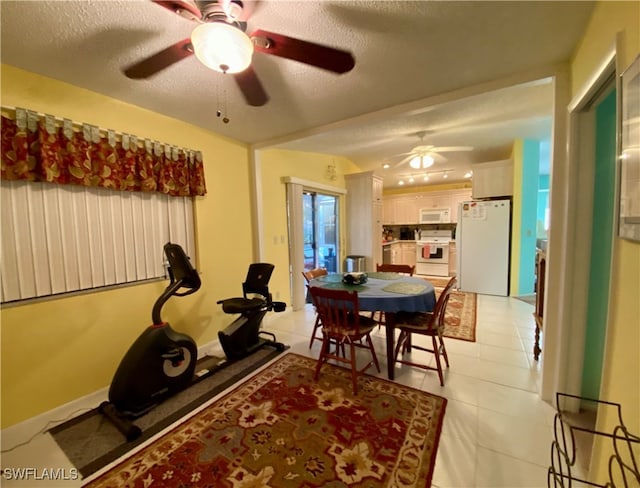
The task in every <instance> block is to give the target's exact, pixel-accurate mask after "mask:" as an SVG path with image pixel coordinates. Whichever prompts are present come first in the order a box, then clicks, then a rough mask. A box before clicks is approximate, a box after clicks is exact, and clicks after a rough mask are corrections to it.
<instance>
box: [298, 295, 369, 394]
mask: <svg viewBox="0 0 640 488" xmlns="http://www.w3.org/2000/svg"><path fill="white" fill-rule="evenodd" d="M309 292H310V293H311V297H312V298H313V303H314V304H315V306H316V311H317V312H318V315H319V316H320V322H321V323H322V347H321V348H320V357H319V358H318V364H317V365H316V371H315V375H314V379H315V380H318V378H319V376H320V369H321V368H322V365H323V364H324V363H326V362H327V361H329V360H331V359H333V360H335V361H338V362H340V363H347V364H349V365H350V366H351V381H352V383H353V394H354V395H357V394H358V375H361V374H363V373H364V372H365V371H366V370H367V369H369V367H370V366H371V365H375V367H376V369H377V370H378V372H380V364H379V363H378V358H377V356H376V351H375V349H374V347H373V342H372V341H371V335H370V334H371V331H372V330H373V329H374V328H375V326H376V325H377V323H376V322H375V321H374V320H372V319H371V318H369V317H365V316H364V315H361V314H360V306H359V301H358V292H357V291H348V290H336V289H331V288H320V287H317V286H312V287H310V288H309ZM362 339H364V342H362ZM332 343H335V344H336V346H337V347H336V350H335V353H334V352H331V345H332ZM345 346H349V354H348V356H349V357H346V355H345V354H344V350H345ZM356 348H362V349H369V351H371V358H372V359H371V361H369V362H368V363H367V364H366V366H364V367H363V368H360V369H358V367H357V360H356ZM341 350H342V352H343V354H342V356H340V351H341Z"/></svg>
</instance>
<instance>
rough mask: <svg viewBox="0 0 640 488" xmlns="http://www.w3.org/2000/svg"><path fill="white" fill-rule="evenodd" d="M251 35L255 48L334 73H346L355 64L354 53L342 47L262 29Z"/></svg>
mask: <svg viewBox="0 0 640 488" xmlns="http://www.w3.org/2000/svg"><path fill="white" fill-rule="evenodd" d="M250 37H251V39H252V40H253V43H254V49H255V50H256V51H259V52H261V53H266V54H273V55H274V56H279V57H281V58H287V59H293V60H295V61H300V62H301V63H305V64H309V65H311V66H315V67H317V68H322V69H326V70H328V71H332V72H334V73H346V72H347V71H351V70H352V69H353V67H354V66H355V60H354V58H353V55H352V54H351V53H350V52H348V51H343V50H341V49H335V48H332V47H328V46H323V45H321V44H315V43H313V42H308V41H303V40H301V39H295V38H293V37H288V36H283V35H281V34H275V33H273V32H267V31H263V30H260V29H258V30H256V31H255V32H253V33H252V34H251V36H250Z"/></svg>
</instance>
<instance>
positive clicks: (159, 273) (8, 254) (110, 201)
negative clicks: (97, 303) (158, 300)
mask: <svg viewBox="0 0 640 488" xmlns="http://www.w3.org/2000/svg"><path fill="white" fill-rule="evenodd" d="M0 198H1V201H0V204H1V208H2V220H1V228H0V231H1V255H0V280H1V285H2V286H1V300H2V303H6V302H13V301H16V300H23V299H27V298H34V297H42V296H48V295H55V294H59V293H66V292H71V291H77V290H86V289H92V288H98V287H103V286H108V285H115V284H120V283H128V282H134V281H139V280H146V279H150V278H158V277H163V276H164V275H165V270H164V265H163V263H164V256H163V246H164V244H165V243H166V242H168V241H171V242H175V243H177V244H180V245H181V246H182V247H183V248H184V249H185V252H186V253H187V254H188V255H190V256H192V257H193V256H195V242H194V226H193V200H192V198H191V197H176V196H168V195H165V194H162V193H157V192H155V193H142V192H122V191H114V190H108V189H104V188H91V187H81V186H75V185H54V184H49V183H39V182H29V181H6V180H3V181H1V182H0Z"/></svg>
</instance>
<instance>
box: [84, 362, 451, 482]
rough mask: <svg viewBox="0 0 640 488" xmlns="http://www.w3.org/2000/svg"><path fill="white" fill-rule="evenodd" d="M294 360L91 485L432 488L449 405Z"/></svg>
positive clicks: (410, 390) (254, 380) (332, 368)
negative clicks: (317, 370)
mask: <svg viewBox="0 0 640 488" xmlns="http://www.w3.org/2000/svg"><path fill="white" fill-rule="evenodd" d="M315 365H316V360H314V359H311V358H306V357H303V356H299V355H297V354H293V353H287V354H285V355H284V356H283V357H281V358H280V359H278V360H277V361H276V362H274V363H273V364H271V365H269V366H268V367H267V368H265V369H264V370H263V371H261V372H259V373H257V374H256V375H255V376H253V377H251V378H250V379H248V380H246V381H245V382H244V383H242V384H240V385H238V386H237V387H236V388H235V389H234V390H233V391H231V392H230V393H228V394H226V395H225V396H223V397H222V398H220V399H218V400H215V401H213V402H212V403H211V404H210V405H208V406H207V407H206V408H205V409H203V410H202V411H200V412H199V413H197V414H196V415H194V416H193V417H191V418H190V419H188V420H186V421H185V422H184V423H183V424H181V425H179V426H178V427H175V428H174V429H173V430H171V431H170V432H168V433H167V434H165V435H164V436H162V437H161V438H159V439H158V440H156V441H154V442H153V443H151V444H150V445H149V446H147V447H145V448H144V449H143V450H141V451H140V452H138V453H136V454H134V455H133V456H132V457H130V458H129V459H127V460H125V461H123V462H122V463H121V464H119V465H118V466H116V467H115V468H113V469H112V470H111V471H108V472H107V473H106V474H104V475H102V476H101V477H99V478H98V479H96V480H95V481H93V482H91V483H89V484H88V485H86V486H89V487H91V488H98V487H121V486H127V487H143V486H144V487H146V486H151V487H153V486H162V487H190V486H193V487H216V488H224V487H229V488H231V487H233V488H240V487H268V486H272V487H284V486H308V487H312V486H316V487H324V486H336V487H337V486H350V487H365V486H367V487H378V486H379V487H383V486H384V487H386V486H395V487H428V486H431V477H432V474H433V467H434V463H435V458H436V452H437V448H438V441H439V438H440V431H441V429H442V422H443V420H444V413H445V408H446V404H447V400H446V399H445V398H442V397H439V396H436V395H432V394H430V393H427V392H424V391H420V390H416V389H413V388H409V387H406V386H403V385H400V384H398V383H394V382H390V381H387V380H384V379H380V378H374V377H372V376H361V377H359V379H358V381H359V390H358V395H357V396H354V395H353V393H352V389H351V373H350V370H349V369H346V368H344V367H339V366H334V365H331V364H327V365H325V366H323V368H322V371H321V373H320V378H319V380H318V381H317V382H316V381H314V380H313V374H314V368H315Z"/></svg>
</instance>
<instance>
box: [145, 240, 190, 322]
mask: <svg viewBox="0 0 640 488" xmlns="http://www.w3.org/2000/svg"><path fill="white" fill-rule="evenodd" d="M164 253H165V255H166V256H167V260H168V261H169V268H168V272H169V280H170V281H169V285H168V286H167V287H166V288H165V290H164V292H162V295H160V296H159V297H158V299H157V300H156V303H154V305H153V310H152V312H151V320H152V321H153V324H154V325H162V323H163V322H162V318H161V316H160V312H161V310H162V307H163V305H164V304H165V303H166V301H167V300H169V298H171V297H172V296H179V297H183V296H187V295H191V294H192V293H195V292H196V291H198V290H199V289H200V285H201V281H200V275H199V274H198V271H197V270H196V269H195V268H194V267H193V266H192V265H191V261H189V257H188V256H187V255H186V254H185V252H184V250H183V249H182V247H180V246H179V245H178V244H172V243H170V242H168V243H166V244H165V245H164ZM181 288H186V289H187V290H186V291H183V292H179V290H180V289H181Z"/></svg>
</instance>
